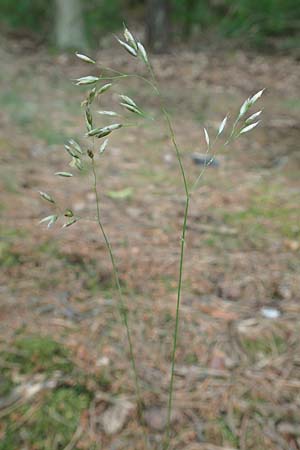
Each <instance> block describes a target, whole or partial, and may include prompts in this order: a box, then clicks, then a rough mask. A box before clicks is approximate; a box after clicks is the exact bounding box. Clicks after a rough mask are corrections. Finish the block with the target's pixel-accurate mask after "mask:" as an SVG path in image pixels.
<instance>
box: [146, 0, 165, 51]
mask: <svg viewBox="0 0 300 450" xmlns="http://www.w3.org/2000/svg"><path fill="white" fill-rule="evenodd" d="M170 22H171V6H170V0H147V8H146V35H147V44H148V47H149V48H150V49H151V50H152V51H154V52H157V53H162V52H164V51H166V50H167V49H168V47H169V45H170V38H171V36H170V35H171V33H170V31H171V26H170Z"/></svg>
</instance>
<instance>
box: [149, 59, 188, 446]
mask: <svg viewBox="0 0 300 450" xmlns="http://www.w3.org/2000/svg"><path fill="white" fill-rule="evenodd" d="M148 69H149V72H150V75H151V78H152V81H153V83H151V82H150V84H151V85H152V87H153V88H154V90H155V91H156V93H157V95H158V97H159V99H160V107H161V111H162V113H163V115H164V117H165V120H166V122H167V126H168V129H169V133H170V137H171V141H172V144H173V147H174V149H175V153H176V157H177V161H178V165H179V168H180V172H181V176H182V181H183V185H184V191H185V208H184V215H183V224H182V232H181V243H180V259H179V275H178V284H177V300H176V314H175V325H174V333H173V347H172V355H171V371H170V372H171V373H170V384H169V395H168V405H167V428H166V437H165V442H164V446H163V449H164V450H168V449H169V447H170V443H171V419H172V407H173V392H174V375H175V363H176V350H177V343H178V334H179V322H180V303H181V292H182V278H183V270H184V250H185V239H186V232H187V222H188V215H189V205H190V192H189V186H188V181H187V177H186V174H185V170H184V166H183V162H182V157H181V152H180V149H179V146H178V144H177V141H176V136H175V132H174V129H173V125H172V121H171V118H170V116H169V113H168V111H167V110H166V108H165V106H164V101H163V96H162V94H161V92H160V90H159V87H158V83H157V80H156V77H155V74H154V71H153V68H152V66H151V64H150V63H148Z"/></svg>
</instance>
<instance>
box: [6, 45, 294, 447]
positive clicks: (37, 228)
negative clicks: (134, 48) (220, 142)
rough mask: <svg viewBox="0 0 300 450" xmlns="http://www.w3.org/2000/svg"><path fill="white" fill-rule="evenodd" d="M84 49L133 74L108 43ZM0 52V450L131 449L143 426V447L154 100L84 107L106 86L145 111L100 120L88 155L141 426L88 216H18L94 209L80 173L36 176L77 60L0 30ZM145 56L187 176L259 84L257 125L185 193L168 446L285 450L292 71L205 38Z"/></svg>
mask: <svg viewBox="0 0 300 450" xmlns="http://www.w3.org/2000/svg"><path fill="white" fill-rule="evenodd" d="M97 59H98V60H99V61H101V63H103V64H104V65H106V66H113V67H114V68H116V69H118V70H122V71H125V72H137V71H138V72H139V73H142V74H144V69H143V68H142V67H141V66H140V65H139V64H138V63H137V62H136V60H135V59H134V58H132V59H131V58H130V57H129V56H127V54H124V53H122V52H121V50H119V49H117V48H116V49H115V48H113V50H108V49H103V50H102V51H101V52H99V54H98V55H97ZM0 61H1V72H0V156H1V165H0V174H1V181H0V183H1V202H0V214H1V241H0V263H1V274H0V281H1V288H0V289H1V290H0V296H1V303H0V364H1V374H0V417H1V425H0V449H1V450H14V449H15V450H20V449H23V450H25V449H28V450H42V449H44V450H56V449H65V450H67V449H68V450H70V449H78V450H79V449H89V450H91V449H103V450H104V449H105V450H123V449H132V450H144V449H145V444H144V439H143V434H144V432H145V433H146V435H147V439H148V441H149V445H148V448H149V449H161V448H162V442H163V432H164V429H165V405H166V402H167V395H168V382H169V375H170V355H171V345H172V333H173V327H174V317H175V306H176V285H177V277H178V258H179V252H180V232H181V231H180V230H181V225H182V217H183V209H184V191H183V188H182V182H181V178H180V172H179V170H178V166H177V163H176V158H175V155H174V151H173V149H172V145H171V142H170V138H169V135H168V132H167V130H166V127H165V123H164V121H163V118H161V117H160V115H159V109H158V102H157V99H156V98H155V96H153V95H152V94H151V90H150V88H149V86H147V85H144V84H143V83H142V82H140V81H137V80H134V79H131V80H123V81H122V83H118V84H117V85H116V87H115V88H113V89H111V90H110V91H108V92H107V94H105V97H104V96H103V104H101V108H102V109H105V110H111V109H114V108H115V107H116V106H117V104H118V98H117V95H116V93H123V94H127V95H129V96H130V97H132V98H134V99H135V100H136V101H137V103H138V104H139V105H140V106H141V107H142V108H143V109H144V110H146V111H147V112H149V113H150V114H151V115H153V117H155V118H156V119H157V120H155V121H153V122H151V123H150V124H149V122H147V124H146V125H145V126H139V127H137V128H124V130H120V131H117V132H115V133H114V134H113V136H112V137H111V139H110V141H109V146H108V148H107V150H106V152H105V153H104V155H103V157H102V158H98V159H97V171H98V173H99V180H100V181H99V193H100V197H101V213H102V217H103V222H104V226H105V228H106V230H107V233H108V235H109V238H110V239H111V242H112V245H113V249H114V252H115V255H116V259H117V261H118V267H119V271H120V277H121V282H122V289H123V292H124V295H125V298H126V303H127V307H128V311H129V320H130V327H131V330H132V334H133V342H134V351H135V354H136V359H137V368H138V373H139V377H140V380H141V388H142V396H143V401H144V410H143V417H142V419H141V418H139V417H138V414H137V409H136V401H135V394H134V392H135V390H134V382H133V376H132V372H131V367H130V362H129V358H128V348H127V344H126V334H125V331H124V327H123V325H122V321H121V320H120V317H119V315H118V309H117V302H118V298H117V295H116V291H115V288H114V282H113V278H112V273H111V266H110V260H109V257H108V254H107V251H106V248H105V245H104V242H103V239H102V237H101V234H100V233H99V229H98V228H97V225H96V224H95V223H94V222H93V221H82V222H79V223H76V224H74V225H73V226H71V227H69V228H64V229H62V228H61V224H62V223H61V222H60V223H58V224H56V225H55V226H54V227H53V228H51V229H50V230H48V229H47V227H46V226H45V225H44V224H43V225H39V224H38V222H39V220H40V219H41V218H43V217H45V216H48V215H49V214H51V213H52V212H51V211H52V208H51V206H52V205H51V204H50V203H47V202H45V201H44V200H42V199H41V198H40V197H39V194H38V191H40V190H41V191H45V192H48V193H50V194H51V195H53V197H55V198H56V199H57V200H58V201H59V203H60V204H61V205H62V207H63V208H72V209H73V210H74V212H75V213H76V214H78V215H81V216H89V217H95V195H94V192H93V186H92V177H91V173H90V170H89V171H84V172H83V173H82V174H81V173H80V174H79V176H77V177H76V178H73V179H66V178H59V177H55V176H54V175H53V174H54V172H57V171H63V170H67V171H68V170H70V168H69V167H68V155H67V153H66V152H65V151H64V147H63V145H64V143H66V141H67V140H68V139H70V138H74V139H78V140H79V141H81V142H83V139H82V137H83V135H84V120H83V118H82V112H81V110H80V102H81V100H82V98H83V94H84V90H83V89H79V88H77V87H75V86H74V84H72V82H71V79H74V78H77V77H79V76H83V75H86V74H95V69H94V68H93V67H90V66H88V67H87V65H86V64H84V63H83V62H80V61H78V60H77V61H76V58H75V57H74V56H72V55H57V54H52V55H51V54H49V53H47V52H46V51H45V50H42V49H34V48H33V49H31V48H30V46H26V45H25V43H24V44H22V46H20V43H16V42H14V41H11V40H6V39H3V40H2V41H1V48H0ZM153 65H154V69H155V71H156V73H157V77H158V80H159V83H160V85H161V88H162V90H163V92H164V96H165V99H166V104H167V105H168V109H169V111H170V113H171V115H172V117H173V120H174V128H175V132H176V135H177V139H178V142H179V144H180V146H181V149H182V153H183V162H184V165H185V167H186V170H187V173H188V177H189V180H193V179H195V178H196V177H197V175H198V174H199V172H200V171H201V170H202V167H201V166H197V165H196V164H195V163H194V161H193V158H192V155H193V153H194V152H200V153H204V152H205V141H204V135H203V126H206V127H207V129H208V131H209V133H210V135H212V136H213V135H214V134H215V133H216V131H217V128H218V124H219V123H220V121H221V120H222V118H223V117H224V116H225V115H226V114H227V113H228V112H230V115H231V119H230V120H232V118H233V117H234V116H235V114H236V113H237V111H238V109H239V106H240V105H241V103H242V102H243V101H244V100H245V99H246V98H247V97H248V96H249V95H252V94H254V93H256V92H257V91H259V90H260V89H261V88H264V87H266V88H267V90H266V92H265V94H264V96H263V99H262V100H260V102H259V105H258V108H260V107H262V108H263V110H264V111H263V121H262V123H261V125H260V126H259V128H257V130H255V131H253V132H252V133H249V134H247V135H245V136H244V137H243V138H241V139H239V140H238V141H237V142H236V143H235V144H234V145H232V146H230V148H228V149H227V150H226V152H224V151H222V150H221V149H220V150H219V149H218V148H217V149H216V158H217V161H218V163H219V164H218V166H214V165H211V166H210V167H208V168H207V169H206V171H205V173H204V176H203V178H202V181H201V184H200V187H199V189H198V191H197V192H196V193H195V194H194V195H193V196H192V206H191V213H190V218H189V223H188V235H187V240H186V258H185V270H184V281H183V295H182V304H181V324H180V338H179V343H178V352H177V363H176V376H175V395H174V414H173V417H172V433H173V439H172V444H171V447H170V448H171V449H174V450H175V449H176V450H183V449H184V450H221V449H223V450H225V449H226V450H229V449H231V450H233V449H240V450H252V449H253V450H275V449H278V450H279V449H280V450H290V449H291V450H296V449H300V432H299V430H300V396H299V392H300V390H299V389H300V322H299V317H300V289H299V280H300V213H299V194H300V185H299V169H300V152H299V142H300V126H299V123H300V122H299V119H300V79H299V63H298V62H297V61H296V60H295V59H293V58H292V57H290V56H279V55H261V54H253V53H244V52H242V51H236V50H229V51H228V52H224V50H223V51H222V53H221V52H219V53H218V52H216V51H214V52H212V51H210V50H209V49H207V50H205V51H203V52H199V53H192V52H188V51H186V50H182V51H180V52H179V53H178V54H170V55H165V56H160V57H154V58H153ZM99 109H100V106H99ZM119 110H120V109H119ZM127 117H128V120H129V121H132V117H131V116H130V113H128V114H127ZM104 119H105V117H104V116H99V124H102V123H103V122H104ZM140 124H141V125H142V121H140ZM267 308H272V309H271V310H270V309H267ZM270 312H271V313H273V314H275V315H276V318H270V317H269V315H270Z"/></svg>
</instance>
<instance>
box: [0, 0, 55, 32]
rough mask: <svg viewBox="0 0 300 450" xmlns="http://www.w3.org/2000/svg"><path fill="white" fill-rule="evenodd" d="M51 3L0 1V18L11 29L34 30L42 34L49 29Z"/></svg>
mask: <svg viewBox="0 0 300 450" xmlns="http://www.w3.org/2000/svg"><path fill="white" fill-rule="evenodd" d="M51 3H52V2H48V1H45V0H18V1H17V2H13V1H11V0H0V17H1V21H3V22H5V23H6V24H7V25H8V26H10V27H12V28H19V29H23V30H24V29H29V30H35V31H36V32H38V33H42V32H43V31H45V29H46V28H47V29H48V27H49V25H47V22H49V19H50V18H51V16H52V10H53V7H52V5H51Z"/></svg>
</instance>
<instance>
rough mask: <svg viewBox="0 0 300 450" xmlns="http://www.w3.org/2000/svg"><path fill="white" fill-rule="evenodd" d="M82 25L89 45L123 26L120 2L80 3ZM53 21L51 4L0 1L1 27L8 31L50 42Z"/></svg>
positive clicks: (38, 0) (36, 0)
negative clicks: (31, 34) (4, 25)
mask: <svg viewBox="0 0 300 450" xmlns="http://www.w3.org/2000/svg"><path fill="white" fill-rule="evenodd" d="M82 6H83V14H84V22H85V26H86V30H87V33H88V38H89V40H90V42H91V43H92V42H97V38H99V36H101V35H103V34H104V33H105V32H107V31H112V30H114V29H116V28H118V27H119V28H120V27H121V26H122V19H121V17H122V8H121V6H122V5H121V0H90V1H89V2H82ZM54 20H55V3H54V0H50V1H47V0H18V2H13V1H12V0H0V23H1V22H3V23H5V24H6V25H7V26H9V27H10V28H15V29H21V30H30V31H32V32H34V33H37V34H38V35H42V36H46V37H47V39H48V40H51V38H52V35H51V34H52V32H53V23H54Z"/></svg>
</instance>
